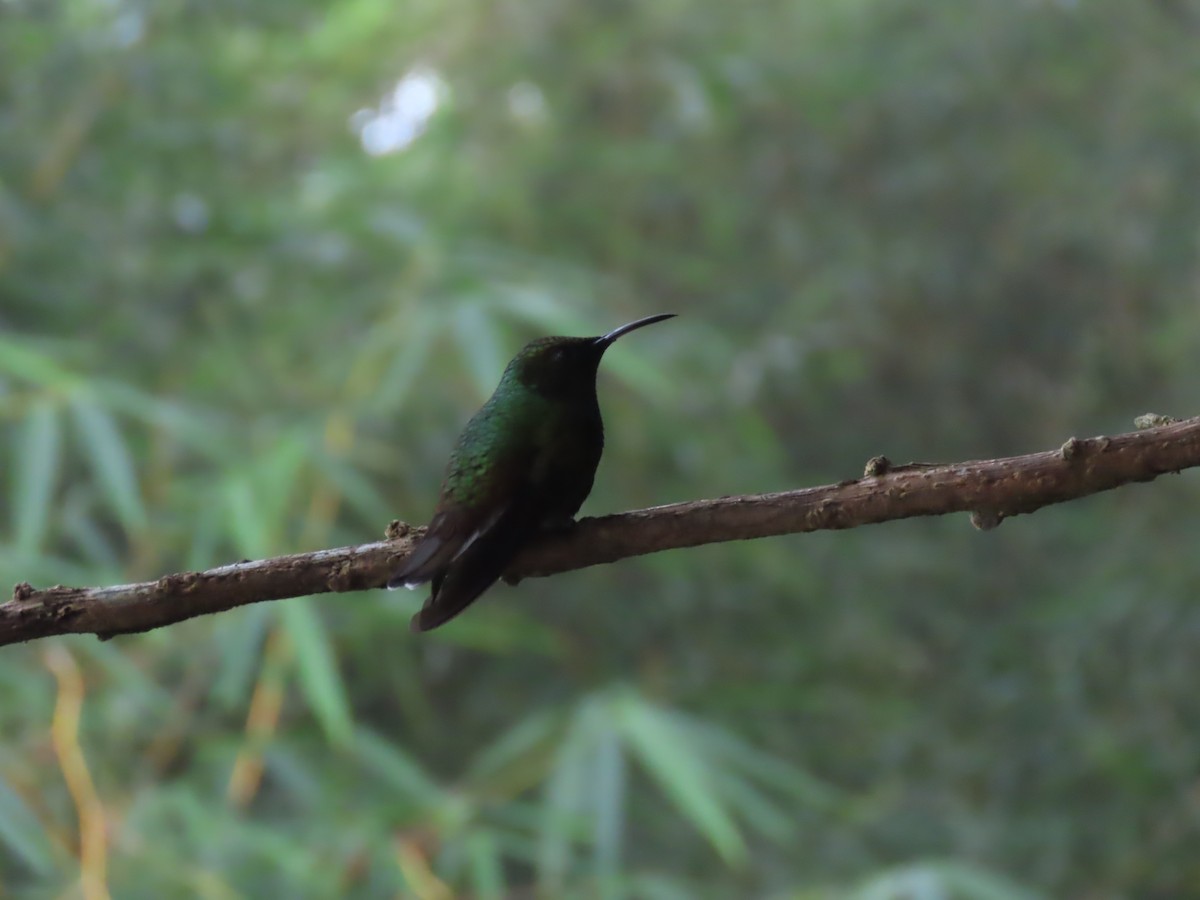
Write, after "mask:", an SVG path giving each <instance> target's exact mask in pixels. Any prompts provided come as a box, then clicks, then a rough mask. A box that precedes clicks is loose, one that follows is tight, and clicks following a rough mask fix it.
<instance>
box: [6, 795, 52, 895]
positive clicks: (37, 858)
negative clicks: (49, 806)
mask: <svg viewBox="0 0 1200 900" xmlns="http://www.w3.org/2000/svg"><path fill="white" fill-rule="evenodd" d="M0 844H3V845H4V846H6V847H8V849H9V850H11V851H12V853H13V854H14V855H15V856H17V857H18V858H19V859H20V860H21V861H22V862H24V863H25V865H26V866H28V867H29V868H30V869H32V870H33V871H34V872H36V873H37V874H39V875H49V874H51V873H52V872H53V871H54V868H55V865H54V845H53V844H52V843H51V841H50V836H49V835H48V834H47V833H46V829H45V828H44V827H43V826H42V823H41V822H40V821H38V818H37V816H35V815H34V814H33V811H32V810H30V808H29V807H28V806H27V805H26V804H25V801H24V800H22V799H21V797H20V796H19V795H18V794H17V793H16V792H15V791H14V790H13V789H12V788H11V787H9V786H8V784H7V783H6V782H5V781H4V779H3V778H0Z"/></svg>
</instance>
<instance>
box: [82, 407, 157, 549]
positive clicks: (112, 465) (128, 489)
mask: <svg viewBox="0 0 1200 900" xmlns="http://www.w3.org/2000/svg"><path fill="white" fill-rule="evenodd" d="M90 400H91V398H90V397H89V396H88V395H81V396H77V397H75V398H74V399H73V400H72V401H71V409H72V411H73V412H74V414H75V422H76V424H77V425H78V426H79V437H80V439H81V440H82V443H83V448H82V449H83V453H84V455H85V456H86V457H87V460H88V462H89V464H90V465H91V467H92V473H93V474H94V475H95V477H96V483H97V485H98V486H99V488H100V490H101V491H102V492H103V493H104V495H105V496H106V497H107V499H108V502H109V505H110V506H111V507H112V511H113V513H114V514H115V515H116V517H117V520H118V521H119V522H120V523H121V524H122V525H123V526H124V527H125V529H126V530H127V531H138V530H140V529H142V528H144V527H145V525H146V511H145V508H144V507H143V506H142V497H141V493H140V491H139V489H138V481H137V475H136V474H135V472H134V466H133V458H132V456H131V455H130V453H129V448H128V447H127V446H126V445H125V440H124V439H123V438H122V437H121V432H120V430H119V429H118V428H117V425H116V423H115V422H114V421H113V419H112V417H111V416H110V415H109V414H108V412H107V411H106V410H104V409H103V408H101V407H99V406H95V405H93V403H92V402H90Z"/></svg>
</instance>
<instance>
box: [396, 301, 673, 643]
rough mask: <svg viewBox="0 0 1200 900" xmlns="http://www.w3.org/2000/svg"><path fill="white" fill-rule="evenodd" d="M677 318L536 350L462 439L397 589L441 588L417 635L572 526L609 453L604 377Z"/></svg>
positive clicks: (521, 359)
mask: <svg viewBox="0 0 1200 900" xmlns="http://www.w3.org/2000/svg"><path fill="white" fill-rule="evenodd" d="M673 317H674V313H662V314H659V315H655V316H647V317H646V318H644V319H638V320H637V321H635V322H629V323H628V324H626V325H622V326H621V327H620V328H614V329H613V330H612V331H610V332H608V334H603V335H600V336H599V337H543V338H538V339H537V340H534V341H532V342H530V343H529V344H527V345H526V346H525V347H524V349H522V350H521V352H520V353H518V354H517V355H516V356H515V357H513V359H512V361H511V362H509V364H508V366H507V368H505V370H504V374H503V375H502V376H500V384H499V385H498V386H497V387H496V390H495V392H493V394H492V396H491V397H490V398H489V399H488V401H487V402H486V403H485V404H484V405H483V406H482V407H481V408H480V410H479V411H478V412H477V413H475V415H474V416H472V417H471V420H470V421H469V422H467V425H466V427H465V428H464V429H463V431H462V434H460V435H459V436H458V441H457V442H456V443H455V445H454V450H453V452H451V454H450V462H449V464H448V465H447V467H446V475H445V478H444V480H443V481H442V489H441V495H440V496H439V498H438V503H437V508H436V509H435V510H434V513H433V518H432V519H431V520H430V522H429V527H428V528H426V529H425V534H424V535H423V536H422V537H421V538H420V539H419V540H418V541H417V543H416V545H415V546H414V547H413V548H412V552H411V553H409V555H408V558H407V559H405V560H404V564H403V565H402V566H401V567H400V568H399V569H397V570H396V571H395V572H394V573H393V574H392V576H391V577H390V578H389V579H388V582H387V586H388V587H389V588H397V587H407V588H415V587H417V586H419V585H421V584H424V583H426V582H431V583H432V588H433V590H432V593H431V594H430V595H429V599H427V600H426V601H425V605H424V607H423V608H422V609H421V611H420V612H418V613H417V614H416V615H415V616H413V618H412V623H411V625H412V630H413V631H430V630H431V629H434V628H437V627H438V626H440V625H444V624H445V623H446V622H449V621H450V620H451V619H453V618H454V617H455V616H457V615H458V614H459V613H460V612H462V611H463V610H464V609H466V608H467V607H468V606H470V605H471V604H472V603H473V602H474V601H475V600H476V599H477V598H478V597H479V595H480V594H482V593H483V592H484V591H486V590H487V589H488V588H489V587H491V586H492V585H493V584H495V583H496V581H497V579H499V578H500V576H501V575H503V574H504V570H505V569H507V568H508V565H509V563H511V562H512V561H513V559H514V558H515V557H516V555H517V554H518V553H519V552H520V551H521V549H522V548H523V547H525V545H526V544H529V543H530V542H531V541H532V540H534V539H535V538H536V537H537V536H538V535H539V534H541V533H543V532H546V531H551V530H554V529H557V528H563V527H565V526H567V525H568V524H570V523H571V522H572V521H573V519H574V516H575V513H576V512H578V511H579V507H580V506H582V505H583V501H584V500H585V499H587V495H588V494H589V493H591V490H592V480H593V479H594V478H595V475H596V467H597V466H598V465H599V464H600V454H601V453H602V452H603V450H604V423H603V421H602V420H601V418H600V405H599V403H598V401H597V400H596V372H597V370H598V369H599V366H600V358H601V357H602V356H604V351H605V350H607V349H608V348H609V347H610V346H612V344H613V342H614V341H616V340H617V338H620V337H623V336H624V335H627V334H629V332H631V331H634V330H636V329H638V328H642V327H644V326H646V325H653V324H654V323H655V322H661V321H663V320H664V319H670V318H673Z"/></svg>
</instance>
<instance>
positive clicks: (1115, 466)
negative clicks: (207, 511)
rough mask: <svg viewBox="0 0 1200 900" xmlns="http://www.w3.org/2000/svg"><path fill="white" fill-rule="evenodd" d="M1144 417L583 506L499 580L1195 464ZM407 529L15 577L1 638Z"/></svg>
mask: <svg viewBox="0 0 1200 900" xmlns="http://www.w3.org/2000/svg"><path fill="white" fill-rule="evenodd" d="M1144 419H1146V417H1143V419H1139V421H1138V424H1139V425H1140V426H1145V425H1147V424H1150V425H1151V426H1152V427H1144V428H1143V430H1140V431H1135V432H1131V433H1129V434H1121V435H1116V436H1113V437H1097V438H1090V439H1087V440H1078V439H1076V438H1071V439H1070V440H1069V441H1067V442H1066V443H1065V444H1063V445H1062V447H1060V448H1059V449H1058V450H1050V451H1046V452H1044V453H1032V454H1029V455H1026V456H1012V457H1007V458H1004V459H990V460H982V461H976V462H964V463H956V464H953V465H929V464H924V463H910V464H909V465H906V466H893V465H892V464H891V463H889V462H888V461H887V460H886V459H885V458H884V457H876V458H875V459H873V460H871V461H870V462H869V463H868V465H867V471H866V473H865V474H864V476H863V477H862V478H859V479H856V480H852V481H844V482H842V483H841V484H834V485H824V486H822V487H814V488H805V489H803V490H797V491H784V492H782V493H777V494H760V495H757V496H743V497H723V498H721V499H719V500H696V501H693V502H690V503H675V504H672V505H670V506H657V507H654V508H652V509H641V510H636V511H634V512H626V513H619V514H617V515H612V516H604V517H602V518H596V519H583V520H581V521H580V522H579V523H578V524H576V525H575V526H574V527H572V528H570V529H567V530H565V531H563V532H561V533H558V534H554V535H551V536H548V537H546V538H544V539H542V540H540V541H539V542H538V543H537V544H535V545H533V546H531V547H530V548H528V549H527V550H526V551H525V552H523V553H522V554H521V556H520V557H519V558H518V559H517V562H516V563H515V564H514V566H513V568H512V570H511V571H510V572H509V580H510V581H514V582H515V581H517V580H519V579H520V578H524V577H530V576H543V575H553V574H556V573H558V572H566V571H570V570H572V569H582V568H585V567H587V566H595V565H599V564H601V563H610V562H616V561H617V560H619V559H625V558H627V557H631V556H640V555H642V554H646V553H657V552H659V551H661V550H675V549H679V548H681V547H696V546H700V545H702V544H712V543H717V542H720V541H737V540H746V539H749V538H760V537H768V536H771V535H781V534H796V533H799V532H805V531H817V530H820V529H829V528H855V527H857V526H859V525H870V524H873V523H876V522H887V521H890V520H893V519H906V518H910V517H912V516H938V515H945V514H946V513H955V512H969V513H971V521H972V523H973V524H974V525H975V526H976V527H977V528H981V529H990V528H994V527H996V526H997V525H999V524H1000V522H1001V521H1002V520H1004V519H1006V518H1008V517H1010V516H1015V515H1019V514H1021V513H1029V512H1033V511H1034V510H1037V509H1040V508H1041V507H1043V506H1048V505H1050V504H1052V503H1062V502H1064V501H1067V500H1074V499H1077V498H1080V497H1086V496H1088V495H1089V494H1095V493H1098V492H1100V491H1107V490H1111V489H1112V488H1115V487H1119V486H1120V485H1123V484H1129V483H1131V482H1136V481H1151V480H1153V479H1154V478H1156V477H1158V476H1159V475H1162V474H1163V473H1165V472H1178V471H1180V470H1181V469H1186V468H1191V467H1194V466H1200V418H1195V419H1188V420H1186V421H1183V422H1172V421H1171V420H1164V419H1163V418H1162V417H1156V418H1150V419H1148V420H1146V421H1143V420H1144ZM1164 422H1165V423H1166V424H1163V423H1164ZM419 533H420V532H419V530H418V529H414V528H411V527H410V526H408V525H404V524H402V523H398V522H394V523H392V526H391V527H390V528H389V538H390V540H388V541H381V542H378V543H373V544H362V545H360V546H357V547H341V548H338V549H336V550H318V551H316V552H314V553H296V554H293V555H291V556H281V557H276V558H274V559H263V560H258V561H255V562H241V563H235V564H233V565H228V566H221V567H220V568H216V569H209V570H208V571H206V572H183V573H179V574H175V575H165V576H163V577H162V578H159V579H158V580H156V581H147V582H142V583H140V584H123V585H117V586H115V587H99V588H71V587H61V586H59V587H52V588H47V589H45V590H35V589H34V588H33V587H31V586H30V585H28V584H19V585H17V586H16V588H15V589H14V591H13V597H12V599H11V600H9V601H7V602H5V603H2V604H0V645H3V644H15V643H19V642H21V641H28V640H32V639H34V638H40V637H47V636H49V635H54V634H80V633H82V634H96V635H99V636H100V637H102V638H107V637H111V636H113V635H115V634H127V633H134V632H140V631H149V630H150V629H153V628H160V627H162V626H163V625H170V624H172V623H174V622H181V621H183V620H184V619H190V618H193V617H194V616H200V615H204V614H206V613H214V612H221V611H222V610H226V609H232V608H234V607H235V606H243V605H245V604H248V603H258V602H260V601H263V600H282V599H284V598H286V597H299V596H305V595H308V594H320V593H326V592H331V591H337V592H342V591H362V590H367V589H370V588H378V587H381V586H382V585H383V583H384V582H385V581H386V580H387V576H388V574H389V573H390V572H391V571H393V570H394V569H395V568H396V567H397V565H398V564H399V562H400V561H401V560H402V559H403V558H404V556H405V554H407V553H408V552H409V550H410V548H411V546H412V543H413V540H414V539H415V538H416V537H417V536H418V535H419Z"/></svg>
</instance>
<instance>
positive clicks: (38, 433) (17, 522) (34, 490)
mask: <svg viewBox="0 0 1200 900" xmlns="http://www.w3.org/2000/svg"><path fill="white" fill-rule="evenodd" d="M60 442H61V427H60V422H59V417H58V411H57V409H56V408H55V407H54V405H53V404H51V403H48V402H41V403H37V404H35V405H34V406H33V407H32V408H31V409H30V412H29V415H28V416H27V417H26V419H25V422H24V426H23V428H22V429H21V431H20V436H19V438H18V441H17V451H16V460H15V464H14V466H13V517H14V521H13V530H14V532H15V534H16V544H17V550H18V551H19V552H21V553H34V552H35V551H36V550H37V549H38V548H39V547H40V546H41V544H42V541H43V540H44V538H45V536H46V529H47V526H48V524H49V522H50V512H51V509H50V507H51V503H52V501H53V499H54V487H55V483H56V481H57V479H58V459H59V445H60Z"/></svg>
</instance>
